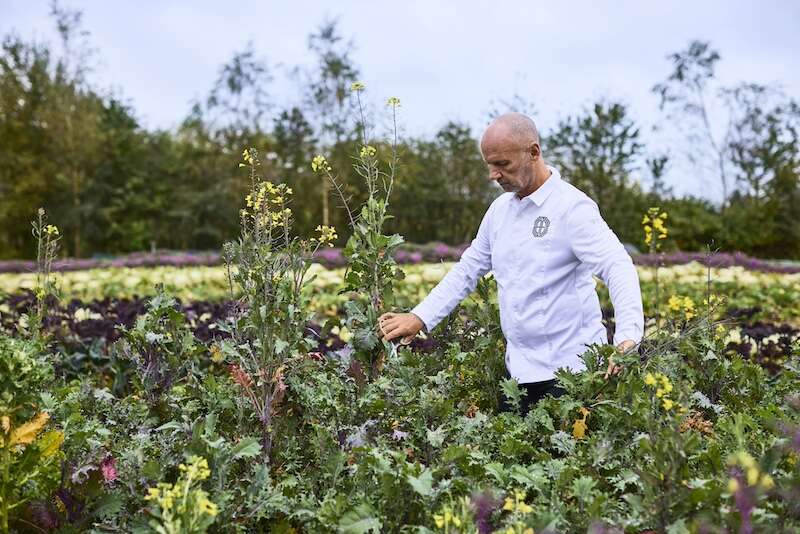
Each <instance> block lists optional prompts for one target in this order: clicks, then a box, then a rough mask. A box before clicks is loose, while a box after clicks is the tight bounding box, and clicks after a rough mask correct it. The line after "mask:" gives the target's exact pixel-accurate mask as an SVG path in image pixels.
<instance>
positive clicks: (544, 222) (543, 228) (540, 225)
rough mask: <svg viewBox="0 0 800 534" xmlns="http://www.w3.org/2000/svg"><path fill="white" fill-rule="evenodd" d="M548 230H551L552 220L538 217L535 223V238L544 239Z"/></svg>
mask: <svg viewBox="0 0 800 534" xmlns="http://www.w3.org/2000/svg"><path fill="white" fill-rule="evenodd" d="M548 228H550V219H548V218H547V217H545V216H539V217H536V221H534V223H533V237H544V235H545V234H546V233H547V229H548Z"/></svg>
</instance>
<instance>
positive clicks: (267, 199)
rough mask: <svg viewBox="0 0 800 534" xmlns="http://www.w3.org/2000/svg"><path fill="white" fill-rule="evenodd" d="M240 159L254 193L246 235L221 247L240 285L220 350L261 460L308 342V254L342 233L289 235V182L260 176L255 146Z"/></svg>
mask: <svg viewBox="0 0 800 534" xmlns="http://www.w3.org/2000/svg"><path fill="white" fill-rule="evenodd" d="M242 158H243V162H242V163H240V164H239V166H240V167H247V168H249V178H250V185H251V188H250V193H249V194H248V195H247V197H246V198H245V207H244V208H243V209H242V210H241V212H240V215H241V236H240V238H239V239H238V241H236V242H230V243H226V244H225V246H224V251H225V254H224V257H225V261H226V266H227V272H228V283H229V286H230V287H231V288H233V286H234V285H237V286H239V287H240V288H241V291H242V297H241V299H240V305H241V311H240V313H239V315H238V316H237V317H235V318H234V319H233V321H232V323H231V324H230V326H229V328H230V331H231V335H232V339H231V340H229V341H225V342H223V343H222V350H223V353H225V354H228V355H230V356H231V357H232V359H233V360H234V363H235V365H232V366H231V367H230V368H229V369H230V371H231V376H232V378H233V380H234V383H236V384H237V385H238V387H239V388H240V389H241V391H242V392H243V393H244V398H245V400H246V402H247V403H248V404H249V405H250V407H251V408H252V410H253V412H254V415H255V417H256V419H257V420H258V422H259V424H260V426H261V434H262V451H263V454H264V460H265V461H269V460H270V452H271V449H272V444H273V441H274V435H275V431H276V428H275V424H274V423H275V419H274V417H275V415H276V414H277V413H278V410H279V408H280V404H281V402H282V400H283V397H284V395H285V391H286V383H285V381H284V377H285V373H286V372H287V371H289V370H290V369H291V367H292V364H293V363H294V362H295V361H297V360H298V359H299V358H301V357H302V356H301V355H303V354H305V353H306V352H307V351H308V350H310V348H311V345H310V343H311V340H308V339H306V334H307V331H306V325H307V324H308V322H309V320H310V315H309V312H308V311H307V310H308V309H309V305H308V291H306V290H305V288H306V286H307V283H308V281H307V279H306V274H307V272H308V268H309V267H310V265H311V262H310V258H311V257H312V256H313V254H314V253H315V252H317V250H319V248H320V247H322V246H332V244H333V241H335V240H336V238H337V235H336V230H335V229H334V228H333V227H330V226H318V227H317V231H318V232H319V236H318V237H315V238H312V239H310V240H299V239H297V238H295V237H294V236H292V234H291V224H292V210H291V208H290V207H289V204H290V199H291V195H292V189H291V188H289V187H287V186H286V184H277V185H276V184H273V183H272V182H269V181H267V180H264V179H262V177H261V176H260V175H259V173H258V168H259V166H260V162H259V159H258V152H257V151H256V150H255V149H253V148H249V149H246V150H245V151H244V152H243V153H242ZM320 164H321V162H319V161H317V160H315V162H312V166H314V165H320ZM234 267H235V269H234ZM232 293H233V292H232Z"/></svg>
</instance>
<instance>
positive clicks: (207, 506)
mask: <svg viewBox="0 0 800 534" xmlns="http://www.w3.org/2000/svg"><path fill="white" fill-rule="evenodd" d="M198 504H199V505H200V512H201V513H204V514H207V515H210V516H211V517H215V516H216V515H217V512H219V508H217V505H216V504H214V503H213V502H211V501H209V500H208V498H206V497H202V498H201V499H200V502H199V503H198Z"/></svg>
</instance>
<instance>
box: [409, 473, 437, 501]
mask: <svg viewBox="0 0 800 534" xmlns="http://www.w3.org/2000/svg"><path fill="white" fill-rule="evenodd" d="M406 480H407V481H408V483H409V484H411V487H412V488H414V491H416V492H417V493H419V494H420V495H422V496H423V497H427V496H429V495H430V494H431V492H432V490H433V473H432V472H431V470H430V469H428V468H427V467H426V468H425V470H424V471H423V472H422V474H420V475H419V476H418V477H415V476H413V475H406Z"/></svg>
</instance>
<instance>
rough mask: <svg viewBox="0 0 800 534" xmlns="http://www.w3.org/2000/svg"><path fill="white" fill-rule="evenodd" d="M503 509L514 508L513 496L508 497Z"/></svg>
mask: <svg viewBox="0 0 800 534" xmlns="http://www.w3.org/2000/svg"><path fill="white" fill-rule="evenodd" d="M503 510H509V511H511V510H514V501H513V500H512V499H511V497H506V501H505V504H503Z"/></svg>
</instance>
